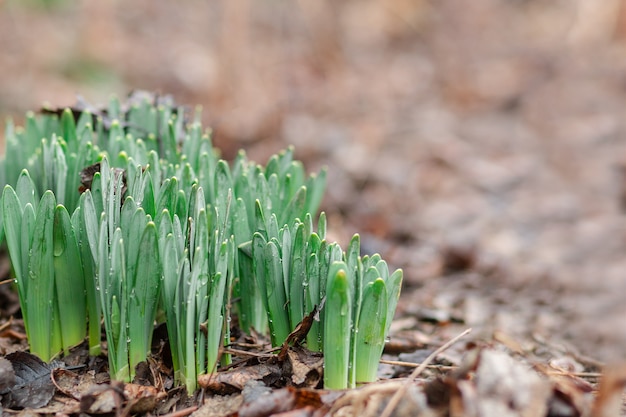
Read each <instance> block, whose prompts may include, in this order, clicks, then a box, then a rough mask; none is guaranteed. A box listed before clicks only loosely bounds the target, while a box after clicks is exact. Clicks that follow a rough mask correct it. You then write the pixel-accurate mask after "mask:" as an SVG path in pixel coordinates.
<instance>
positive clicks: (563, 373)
mask: <svg viewBox="0 0 626 417" xmlns="http://www.w3.org/2000/svg"><path fill="white" fill-rule="evenodd" d="M544 373H545V374H546V375H560V376H576V377H579V378H600V377H601V376H602V374H601V373H599V372H567V371H556V370H555V371H544Z"/></svg>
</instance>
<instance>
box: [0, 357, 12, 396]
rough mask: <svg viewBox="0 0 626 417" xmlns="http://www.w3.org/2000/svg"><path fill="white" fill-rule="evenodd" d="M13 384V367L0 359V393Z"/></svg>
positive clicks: (3, 359)
mask: <svg viewBox="0 0 626 417" xmlns="http://www.w3.org/2000/svg"><path fill="white" fill-rule="evenodd" d="M14 384H15V371H13V365H11V362H9V361H8V360H7V359H5V358H0V393H2V392H4V391H6V390H8V389H9V387H12V386H13V385H14Z"/></svg>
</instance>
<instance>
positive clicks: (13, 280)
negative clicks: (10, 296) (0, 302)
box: [0, 278, 15, 285]
mask: <svg viewBox="0 0 626 417" xmlns="http://www.w3.org/2000/svg"><path fill="white" fill-rule="evenodd" d="M12 282H15V278H9V279H5V280H4V281H0V285H4V284H10V283H12Z"/></svg>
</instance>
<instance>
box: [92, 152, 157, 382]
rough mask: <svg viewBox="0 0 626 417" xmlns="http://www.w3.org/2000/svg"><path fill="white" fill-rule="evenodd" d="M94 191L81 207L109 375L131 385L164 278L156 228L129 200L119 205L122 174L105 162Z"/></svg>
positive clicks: (149, 337) (149, 334)
mask: <svg viewBox="0 0 626 417" xmlns="http://www.w3.org/2000/svg"><path fill="white" fill-rule="evenodd" d="M92 190H93V191H94V193H93V195H94V197H92V193H91V191H87V192H86V193H85V194H86V196H85V197H84V200H83V202H84V205H83V206H82V207H81V209H82V212H83V215H84V216H85V224H86V225H87V228H88V230H89V231H90V233H88V239H89V246H90V248H91V249H92V256H93V258H94V260H95V264H96V270H97V283H98V288H99V294H100V304H101V307H102V312H103V314H104V325H105V332H106V337H107V347H108V356H109V372H110V373H111V377H112V378H114V379H117V380H126V381H130V380H132V378H133V377H134V373H135V366H136V365H137V364H138V363H139V362H141V361H144V360H145V359H146V357H147V354H148V353H149V351H150V344H151V341H152V331H153V328H154V320H155V317H156V311H157V304H158V301H159V292H160V288H161V277H162V274H161V263H160V258H159V247H158V236H157V227H156V225H155V223H154V222H153V221H152V218H151V216H150V215H148V214H146V213H145V210H144V209H143V208H142V207H140V206H138V205H137V203H135V201H134V199H133V197H131V196H128V197H126V199H125V200H124V203H123V205H122V199H123V176H122V173H121V172H120V171H119V170H116V169H109V167H108V163H107V161H106V159H105V160H103V161H102V162H101V169H100V172H96V173H95V175H94V177H93V184H92ZM148 192H149V191H148ZM96 194H99V195H98V196H97V198H96V197H95V195H96ZM146 198H147V197H146V196H144V199H146ZM96 200H97V201H98V203H95V201H96ZM100 204H101V205H102V207H103V209H102V211H101V213H102V215H101V216H98V214H97V213H98V212H99V211H98V209H96V206H99V205H100ZM98 217H100V221H99V232H98V233H95V232H94V229H95V228H96V226H95V225H96V224H97V222H98V220H97V218H98Z"/></svg>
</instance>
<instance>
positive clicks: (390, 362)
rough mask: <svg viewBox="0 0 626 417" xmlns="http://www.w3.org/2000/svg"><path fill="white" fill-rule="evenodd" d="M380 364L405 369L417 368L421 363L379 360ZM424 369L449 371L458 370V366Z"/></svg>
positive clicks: (433, 366) (430, 366)
mask: <svg viewBox="0 0 626 417" xmlns="http://www.w3.org/2000/svg"><path fill="white" fill-rule="evenodd" d="M380 363H384V364H387V365H396V366H405V367H407V368H417V367H419V366H421V365H422V364H421V363H415V362H403V361H391V360H387V359H381V360H380ZM426 368H428V369H438V370H441V371H451V370H454V369H458V368H459V367H458V366H450V365H427V366H426Z"/></svg>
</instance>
